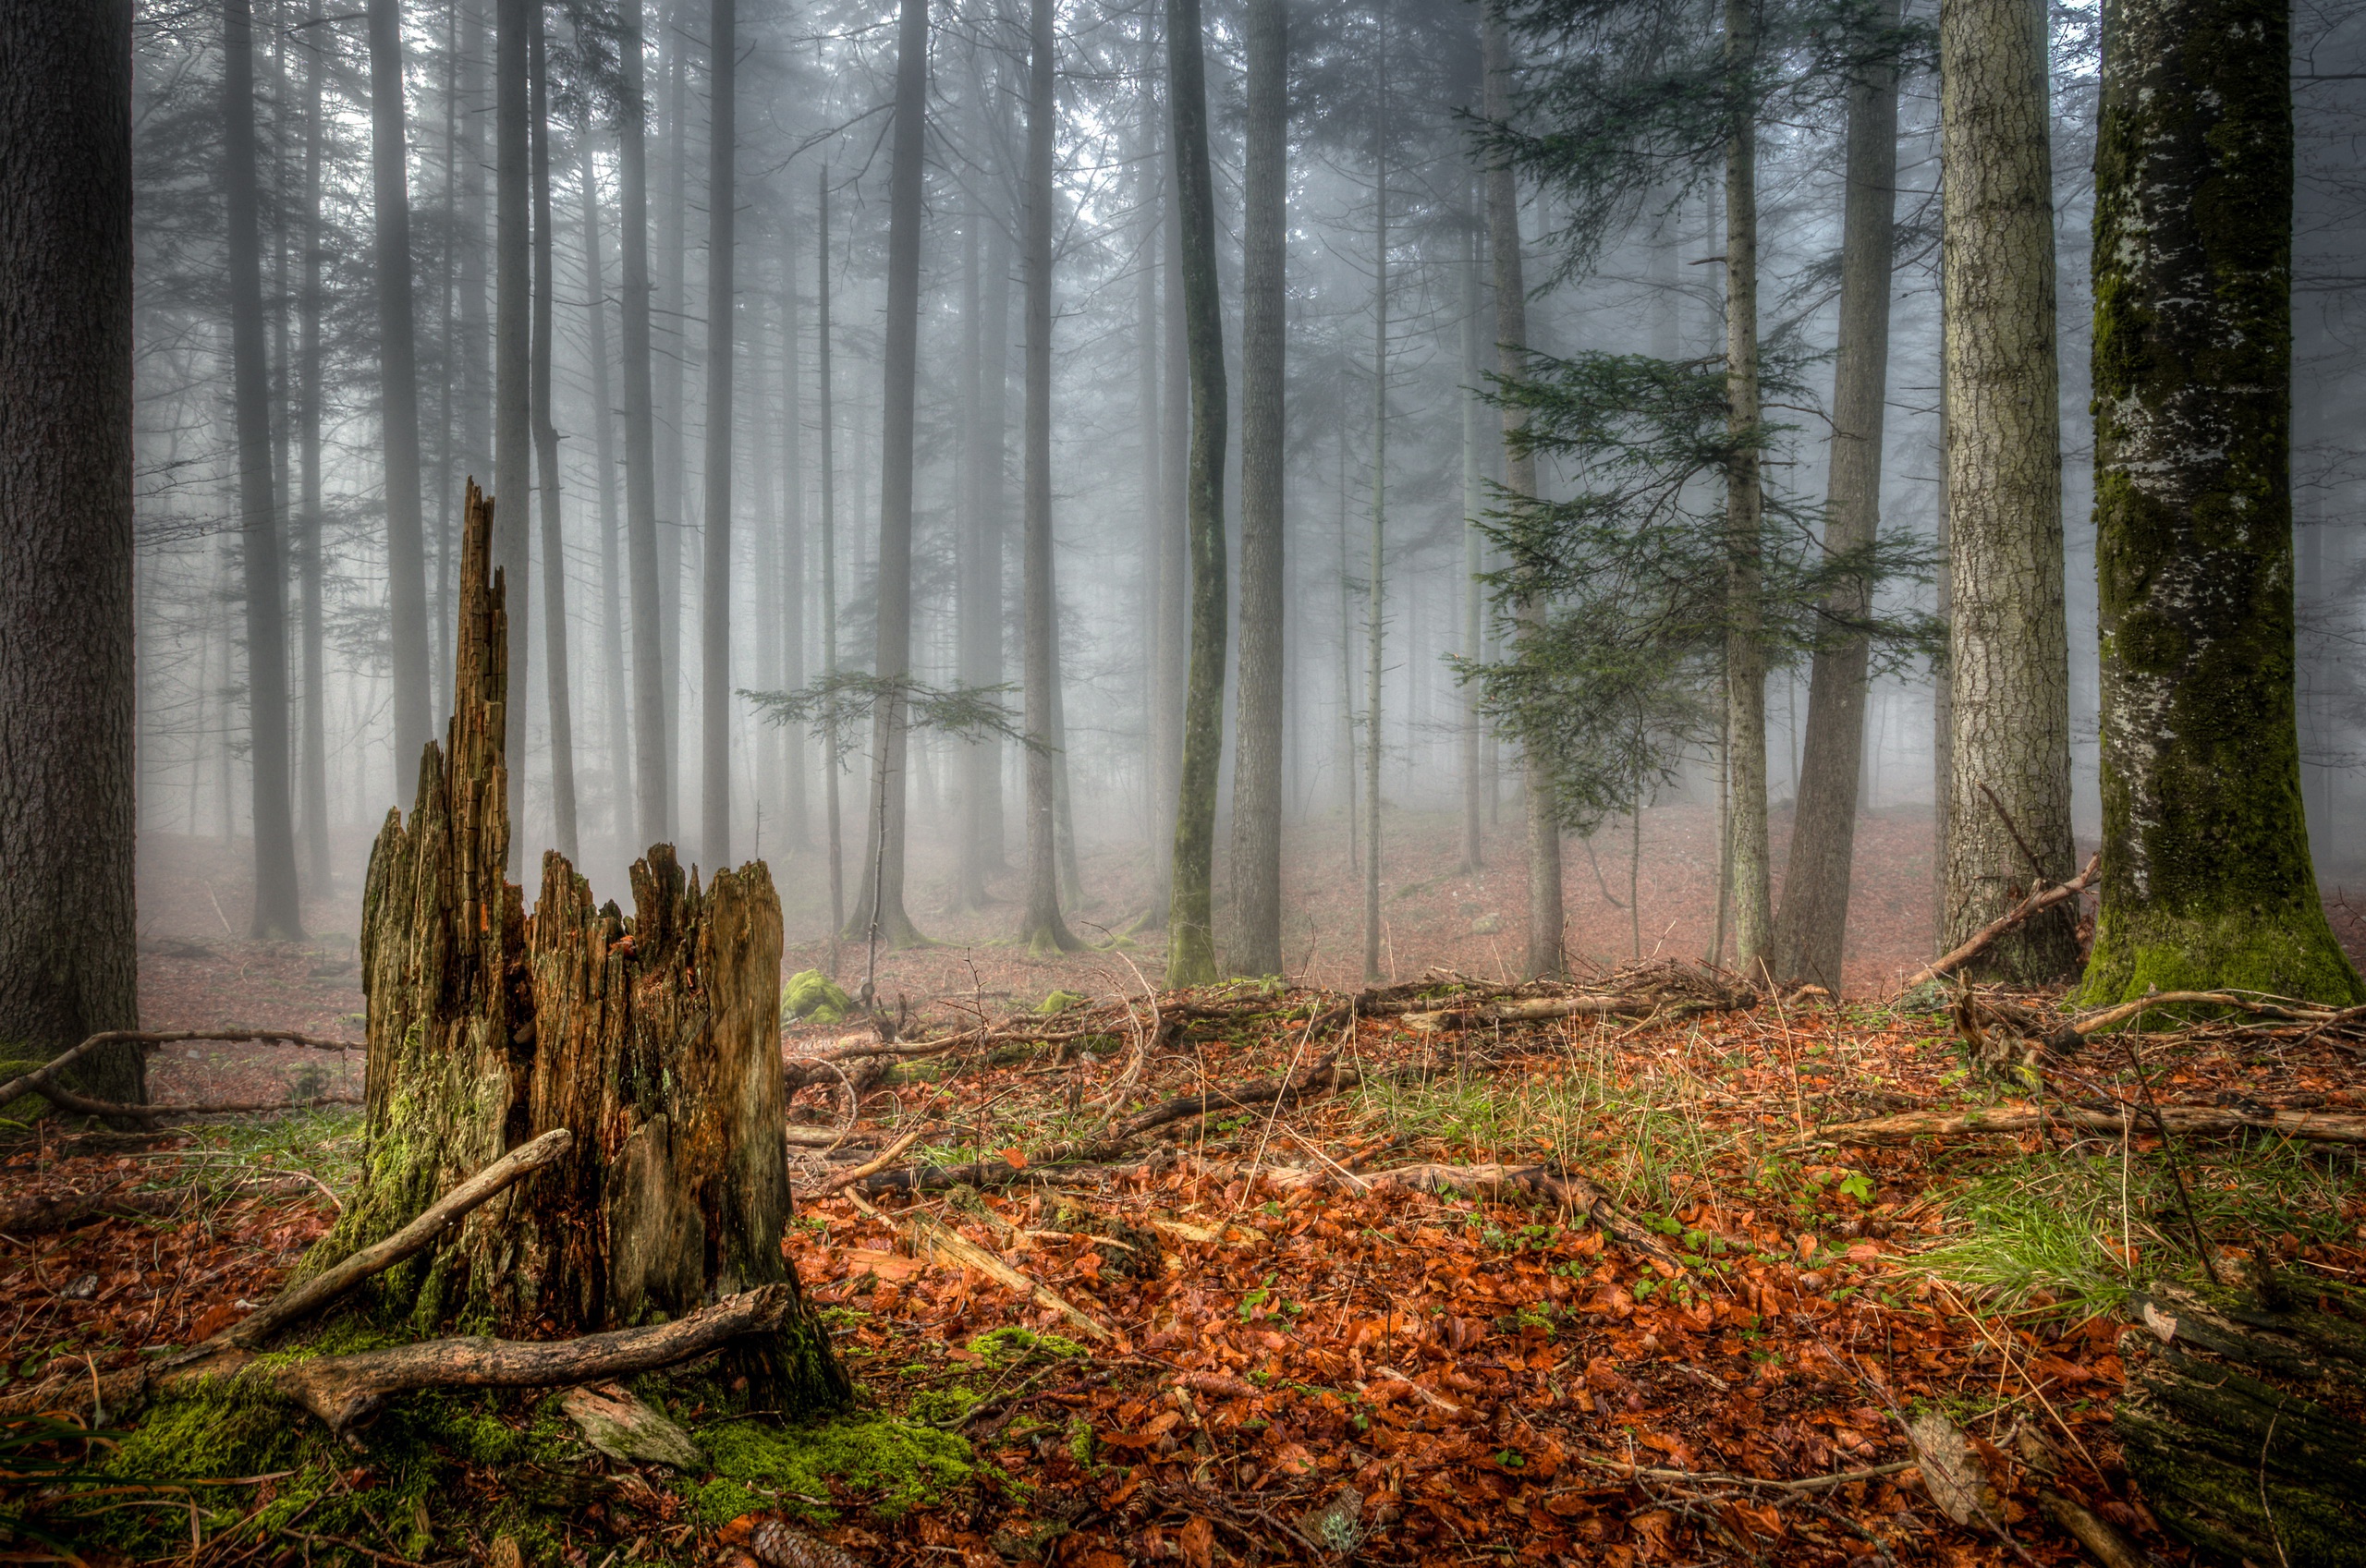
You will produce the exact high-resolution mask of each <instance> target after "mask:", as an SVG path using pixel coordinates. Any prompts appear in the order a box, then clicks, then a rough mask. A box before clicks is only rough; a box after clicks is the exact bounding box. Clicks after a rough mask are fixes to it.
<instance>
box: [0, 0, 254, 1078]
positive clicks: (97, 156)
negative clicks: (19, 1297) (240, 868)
mask: <svg viewBox="0 0 2366 1568" xmlns="http://www.w3.org/2000/svg"><path fill="white" fill-rule="evenodd" d="M0 61H6V65H5V66H4V67H0V70H5V72H6V77H7V81H8V91H7V92H6V95H5V97H0V142H5V143H6V146H7V148H8V149H9V152H8V155H7V156H6V157H5V158H0V297H5V298H6V299H7V301H8V305H7V309H6V312H5V313H0V428H5V432H6V435H5V443H4V444H5V445H6V451H7V454H8V460H7V461H6V463H0V558H5V559H6V562H7V564H8V566H7V570H6V571H5V572H0V865H5V866H6V867H7V869H8V877H9V881H10V883H11V887H12V895H11V896H10V897H9V898H8V899H7V900H6V901H5V902H0V1039H5V1040H6V1041H8V1042H9V1043H10V1045H11V1046H14V1047H18V1048H20V1049H21V1050H23V1051H24V1052H25V1053H27V1054H32V1055H39V1056H41V1057H43V1058H44V1059H46V1058H47V1057H49V1056H52V1055H55V1054H57V1053H58V1052H61V1051H65V1050H67V1048H69V1047H71V1046H74V1045H77V1044H79V1043H80V1042H81V1041H82V1040H84V1039H88V1038H90V1037H91V1035H94V1034H98V1033H100V1032H102V1031H104V1030H109V1029H128V1028H136V1027H139V1022H140V1016H139V1015H140V980H139V966H138V960H137V957H136V955H135V954H134V940H135V937H136V935H137V931H136V929H135V924H134V919H133V915H134V909H133V892H132V857H133V851H134V848H135V845H136V839H137V834H138V829H139V817H138V808H137V804H136V799H135V794H134V784H135V778H136V770H135V765H134V758H133V736H134V729H135V724H134V715H135V710H136V704H137V700H138V698H137V690H138V688H137V683H136V676H135V673H134V668H133V662H132V624H133V596H132V504H131V473H132V442H131V432H132V397H131V356H132V326H131V261H132V241H131V5H130V0H117V3H115V4H108V5H100V4H95V3H94V4H90V5H83V6H0ZM192 825H194V824H192ZM291 870H292V868H291ZM9 1054H11V1055H15V1054H18V1051H10V1052H9ZM68 1082H70V1084H71V1086H72V1087H73V1088H76V1089H78V1090H79V1091H81V1092H82V1093H84V1094H87V1095H90V1096H91V1097H93V1098H98V1099H104V1100H112V1101H115V1102H116V1103H118V1104H120V1103H126V1102H132V1101H144V1100H146V1099H147V1089H146V1080H145V1077H144V1075H143V1069H142V1064H141V1053H140V1051H139V1050H138V1048H136V1047H132V1046H110V1047H103V1048H102V1049H100V1050H98V1051H93V1052H91V1054H90V1055H89V1056H86V1057H84V1058H83V1059H82V1061H80V1062H79V1063H77V1064H75V1067H74V1070H73V1073H72V1076H71V1077H70V1079H69V1080H68Z"/></svg>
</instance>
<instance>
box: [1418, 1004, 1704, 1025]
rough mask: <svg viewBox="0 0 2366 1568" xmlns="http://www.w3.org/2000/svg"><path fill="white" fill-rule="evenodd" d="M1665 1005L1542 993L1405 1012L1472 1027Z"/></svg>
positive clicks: (1641, 1013)
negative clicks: (1475, 1004) (1477, 1004)
mask: <svg viewBox="0 0 2366 1568" xmlns="http://www.w3.org/2000/svg"><path fill="white" fill-rule="evenodd" d="M1737 1004H1738V1005H1741V1004H1744V1003H1737ZM1666 1005H1667V1003H1665V1002H1663V1001H1661V1000H1660V999H1658V998H1656V997H1649V996H1540V997H1535V998H1532V999H1530V1000H1527V1001H1521V1002H1506V1003H1497V1004H1496V1005H1494V1006H1481V1007H1475V1008H1474V1007H1470V1006H1462V1007H1440V1008H1435V1009H1433V1010H1431V1011H1429V1012H1425V1013H1408V1014H1406V1015H1405V1026H1406V1027H1408V1028H1414V1029H1439V1028H1445V1027H1447V1026H1448V1025H1453V1024H1459V1025H1461V1026H1463V1027H1470V1026H1471V1025H1473V1024H1481V1025H1484V1024H1530V1023H1541V1022H1543V1021H1544V1020H1546V1019H1549V1018H1611V1017H1647V1016H1649V1015H1652V1014H1653V1013H1656V1012H1658V1011H1659V1010H1660V1009H1661V1008H1662V1007H1664V1006H1666ZM1677 1006H1678V1007H1679V1008H1681V1009H1683V1010H1685V1011H1690V1012H1707V1011H1711V1010H1712V1004H1711V1003H1705V1002H1690V1003H1678V1004H1677Z"/></svg>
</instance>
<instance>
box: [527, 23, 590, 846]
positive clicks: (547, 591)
mask: <svg viewBox="0 0 2366 1568" xmlns="http://www.w3.org/2000/svg"><path fill="white" fill-rule="evenodd" d="M545 31H546V30H545V29H544V27H543V13H542V10H541V8H540V7H539V6H537V7H536V8H535V11H534V18H533V36H532V38H531V40H530V41H529V45H528V50H527V74H528V77H529V78H530V79H531V94H530V98H531V106H532V115H531V117H532V121H533V138H532V144H531V145H532V153H531V161H530V169H529V173H530V177H531V180H532V183H533V212H534V310H533V320H532V333H533V339H532V356H531V369H530V375H529V385H530V390H531V396H532V399H533V409H532V417H533V436H534V468H535V471H536V474H537V475H538V477H539V478H540V479H541V480H542V483H541V484H540V485H538V486H537V487H536V489H537V490H538V491H539V492H540V500H541V503H542V537H543V655H544V657H546V658H547V659H549V661H550V670H549V673H548V674H546V675H544V676H543V690H544V691H546V692H547V693H548V694H549V699H550V729H551V815H552V819H553V821H552V827H553V830H554V831H553V834H552V843H553V845H554V847H555V848H556V849H557V850H558V852H559V853H560V854H561V855H564V856H566V857H567V859H568V860H569V861H570V862H573V861H576V860H579V858H580V854H579V848H578V845H577V843H576V836H575V703H574V694H573V691H572V689H571V687H570V684H569V680H568V677H569V675H570V674H571V673H572V672H571V668H570V664H569V661H568V659H567V537H566V534H565V531H564V530H563V529H562V528H561V521H562V519H561V516H560V511H559V480H558V424H557V421H556V420H555V418H554V417H553V415H552V413H551V318H552V306H553V305H554V303H555V300H554V298H553V296H554V294H555V281H556V280H555V275H554V270H553V266H552V247H551V111H550V49H549V42H548V40H547V38H546V37H545V36H544V34H545Z"/></svg>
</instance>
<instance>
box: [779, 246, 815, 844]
mask: <svg viewBox="0 0 2366 1568" xmlns="http://www.w3.org/2000/svg"><path fill="white" fill-rule="evenodd" d="M781 238H782V241H783V243H782V245H781V251H780V395H781V410H780V437H781V491H782V494H781V512H780V529H781V541H780V542H781V577H780V598H781V602H780V617H781V626H780V633H781V668H780V684H781V689H782V690H784V691H795V690H797V689H799V687H802V686H804V684H805V424H804V419H805V413H804V405H803V402H802V398H803V393H802V391H801V390H800V388H801V386H802V383H803V380H804V376H803V371H802V368H801V362H800V360H799V356H798V350H797V304H798V300H797V225H796V224H795V223H794V222H793V221H791V220H789V219H787V218H784V219H783V221H782V224H781ZM781 738H782V747H781V752H782V757H781V760H782V763H783V766H784V767H785V768H786V770H787V790H786V797H785V800H784V802H783V804H784V805H785V806H786V808H787V813H788V821H787V826H786V830H785V831H786V834H787V843H788V845H789V847H790V849H791V850H792V851H794V850H799V849H803V848H806V847H808V846H809V845H811V843H812V835H811V817H812V812H811V809H810V808H809V800H808V796H809V790H808V787H807V784H808V779H807V772H808V766H809V764H808V763H807V761H806V757H805V739H806V737H805V735H804V734H803V733H802V732H800V731H799V730H796V729H787V730H785V731H784V732H783V734H782V737H781Z"/></svg>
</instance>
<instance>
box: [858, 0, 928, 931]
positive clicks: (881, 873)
mask: <svg viewBox="0 0 2366 1568" xmlns="http://www.w3.org/2000/svg"><path fill="white" fill-rule="evenodd" d="M902 5H903V12H902V18H901V22H900V25H899V28H898V31H897V38H896V126H895V141H894V152H893V154H892V160H893V161H892V164H891V166H890V172H889V176H888V191H887V311H886V341H885V343H884V350H885V352H884V356H883V359H882V362H881V365H880V399H881V408H880V429H879V586H878V604H879V610H878V620H879V639H878V644H877V652H876V654H875V655H874V659H875V662H874V663H873V664H872V673H873V674H874V675H877V676H878V677H879V678H880V679H882V680H900V679H902V678H903V677H904V676H906V675H909V674H910V673H911V667H912V450H913V439H912V438H913V426H912V414H913V403H914V395H915V392H916V388H917V381H918V375H919V369H920V310H921V173H922V171H921V163H922V159H923V156H924V154H925V152H926V148H927V125H926V118H927V110H928V0H902ZM872 715H873V716H872V726H871V767H872V773H871V791H870V794H871V820H870V824H869V831H868V832H866V833H864V834H863V845H864V854H865V856H866V857H867V859H868V860H869V867H868V871H869V874H868V875H866V876H865V877H864V878H863V880H862V886H861V888H860V890H859V892H858V899H859V902H858V903H857V905H856V906H855V916H854V920H853V923H852V926H851V928H850V932H852V933H871V932H875V933H876V934H877V936H878V938H879V940H880V941H882V942H885V943H886V944H887V945H888V946H890V947H911V946H914V945H917V944H918V943H919V942H921V941H923V940H924V939H923V938H922V937H921V933H920V931H919V930H917V929H916V928H915V927H914V926H913V925H912V920H911V917H910V916H909V915H908V914H906V913H905V912H904V817H905V808H904V802H905V794H906V780H905V777H904V772H905V754H906V751H907V749H908V742H909V731H908V728H907V725H906V723H905V712H904V704H903V702H902V701H901V700H900V699H897V698H896V697H893V696H887V697H883V698H882V699H880V701H879V702H878V704H877V706H876V707H875V708H874V709H873V710H872Z"/></svg>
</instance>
